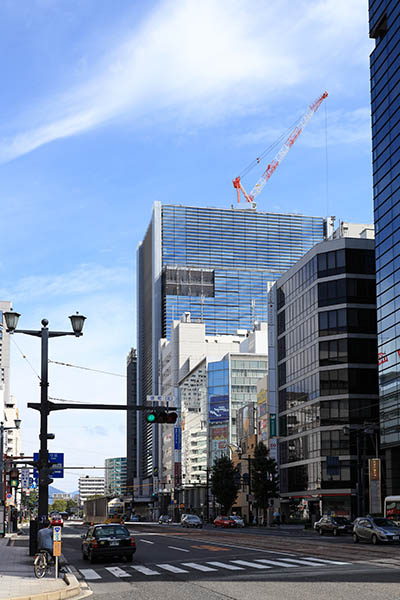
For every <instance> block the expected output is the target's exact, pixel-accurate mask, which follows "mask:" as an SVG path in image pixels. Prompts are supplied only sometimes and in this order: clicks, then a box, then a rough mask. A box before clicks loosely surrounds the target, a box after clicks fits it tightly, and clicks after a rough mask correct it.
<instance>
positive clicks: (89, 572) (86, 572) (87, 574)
mask: <svg viewBox="0 0 400 600" xmlns="http://www.w3.org/2000/svg"><path fill="white" fill-rule="evenodd" d="M79 571H80V573H81V574H82V575H83V576H84V578H85V579H101V575H99V574H98V573H96V571H95V570H94V569H79Z"/></svg>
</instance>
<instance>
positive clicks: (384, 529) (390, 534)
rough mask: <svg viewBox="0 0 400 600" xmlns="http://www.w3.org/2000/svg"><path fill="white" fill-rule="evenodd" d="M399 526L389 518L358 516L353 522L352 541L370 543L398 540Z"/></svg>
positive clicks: (399, 535) (399, 537)
mask: <svg viewBox="0 0 400 600" xmlns="http://www.w3.org/2000/svg"><path fill="white" fill-rule="evenodd" d="M399 539H400V527H398V526H397V525H396V524H395V523H394V522H393V521H391V520H390V519H384V518H383V517H358V518H357V519H356V520H355V521H354V524H353V541H354V542H355V543H357V542H361V541H366V542H371V543H372V544H379V543H380V542H397V543H398V542H399Z"/></svg>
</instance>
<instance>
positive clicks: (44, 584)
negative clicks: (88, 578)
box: [0, 534, 81, 600]
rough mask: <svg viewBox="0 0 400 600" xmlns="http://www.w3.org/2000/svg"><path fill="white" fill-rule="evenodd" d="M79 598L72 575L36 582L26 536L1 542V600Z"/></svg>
mask: <svg viewBox="0 0 400 600" xmlns="http://www.w3.org/2000/svg"><path fill="white" fill-rule="evenodd" d="M80 594H81V589H80V586H79V582H78V580H77V579H76V577H75V576H74V575H72V574H71V573H65V574H62V573H61V574H60V576H59V578H58V579H55V578H54V577H49V576H45V577H44V578H43V579H37V578H36V577H35V574H34V572H33V557H32V556H29V539H28V536H27V535H16V534H12V535H11V536H10V535H8V536H6V537H4V538H0V600H11V599H13V600H16V599H18V600H63V599H64V598H72V597H74V596H75V597H77V596H78V595H80Z"/></svg>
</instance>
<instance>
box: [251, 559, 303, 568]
mask: <svg viewBox="0 0 400 600" xmlns="http://www.w3.org/2000/svg"><path fill="white" fill-rule="evenodd" d="M254 560H255V561H256V562H261V563H265V564H266V565H273V566H274V567H296V565H289V564H287V563H284V562H281V561H280V560H268V558H255V559H254Z"/></svg>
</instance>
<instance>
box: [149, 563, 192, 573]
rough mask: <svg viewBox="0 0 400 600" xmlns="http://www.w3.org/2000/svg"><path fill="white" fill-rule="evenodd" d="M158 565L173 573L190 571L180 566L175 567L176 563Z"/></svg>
mask: <svg viewBox="0 0 400 600" xmlns="http://www.w3.org/2000/svg"><path fill="white" fill-rule="evenodd" d="M157 567H160V569H165V570H166V571H171V573H189V571H186V570H185V569H180V568H179V567H175V566H174V565H166V564H162V565H157Z"/></svg>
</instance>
